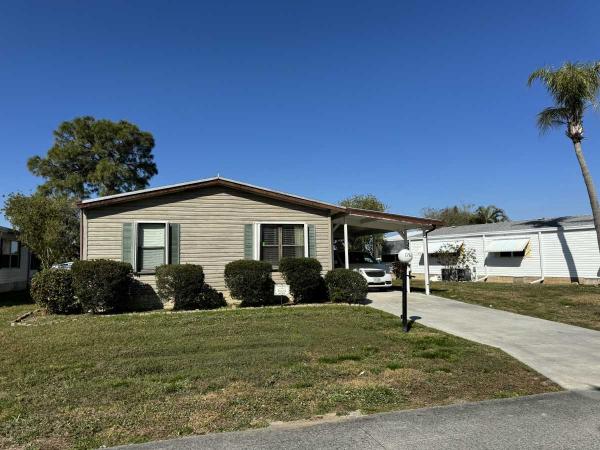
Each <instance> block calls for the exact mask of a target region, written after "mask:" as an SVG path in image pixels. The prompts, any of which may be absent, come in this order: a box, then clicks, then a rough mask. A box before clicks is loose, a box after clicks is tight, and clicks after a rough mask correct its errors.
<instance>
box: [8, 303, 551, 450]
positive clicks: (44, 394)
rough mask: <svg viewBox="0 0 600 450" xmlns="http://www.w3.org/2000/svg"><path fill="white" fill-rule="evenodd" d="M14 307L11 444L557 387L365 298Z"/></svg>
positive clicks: (105, 437) (83, 444) (97, 439)
mask: <svg viewBox="0 0 600 450" xmlns="http://www.w3.org/2000/svg"><path fill="white" fill-rule="evenodd" d="M32 307H33V306H32V305H18V306H14V305H13V306H4V307H0V359H1V360H2V364H1V365H0V447H16V446H22V445H26V444H29V445H30V446H31V447H34V448H38V447H40V448H67V447H78V448H90V447H99V446H101V445H115V444H123V443H130V442H141V441H148V440H153V439H165V438H169V437H175V436H179V435H185V434H192V433H207V432H212V431H222V430H238V429H244V428H252V427H260V426H266V425H267V424H268V423H269V422H272V421H281V420H283V421H289V420H294V419H301V418H310V417H313V416H316V415H319V414H324V413H331V412H337V413H340V414H344V413H348V412H350V411H354V410H360V411H362V412H364V413H371V412H376V411H386V410H392V409H403V408H416V407H422V406H429V405H442V404H449V403H456V402H463V401H474V400H481V399H486V398H500V397H508V396H516V395H525V394H534V393H539V392H546V391H555V390H559V388H558V387H557V386H556V385H554V384H553V383H551V382H549V381H548V380H546V379H544V377H542V376H541V375H539V374H537V373H535V372H533V371H532V370H530V369H529V368H527V367H526V366H524V365H523V364H521V363H519V362H518V361H516V360H514V359H512V358H511V357H509V356H508V355H506V354H504V353H503V352H501V351H499V350H497V349H494V348H491V347H486V346H482V345H479V344H476V343H473V342H469V341H465V340H462V339H459V338H456V337H453V336H449V335H446V334H444V333H441V332H437V331H434V330H431V329H428V328H425V327H423V326H419V325H416V326H415V327H414V328H413V330H412V331H411V332H410V333H409V334H408V335H407V334H404V333H403V332H402V331H401V326H400V321H399V319H398V318H397V317H395V316H392V315H389V314H386V313H383V312H380V311H377V310H374V309H371V308H369V307H365V306H354V307H349V306H343V305H339V306H335V305H328V306H314V307H293V308H290V307H286V308H262V309H247V310H239V309H238V310H221V311H206V312H191V313H166V312H158V313H150V314H130V315H119V316H105V317H102V316H86V315H83V316H53V317H48V318H42V319H41V320H37V321H33V322H32V325H30V326H23V325H17V326H10V321H11V320H12V319H14V318H15V317H17V316H19V315H20V314H22V313H23V312H25V311H27V310H31V309H32Z"/></svg>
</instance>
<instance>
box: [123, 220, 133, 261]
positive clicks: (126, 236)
mask: <svg viewBox="0 0 600 450" xmlns="http://www.w3.org/2000/svg"><path fill="white" fill-rule="evenodd" d="M133 229H134V227H133V224H132V223H124V224H123V242H122V245H121V259H122V260H123V262H127V263H129V264H131V265H132V266H133V242H134V239H133ZM133 269H134V270H135V267H134V268H133Z"/></svg>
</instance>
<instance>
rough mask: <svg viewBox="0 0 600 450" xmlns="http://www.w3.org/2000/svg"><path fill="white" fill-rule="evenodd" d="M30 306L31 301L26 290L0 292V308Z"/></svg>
mask: <svg viewBox="0 0 600 450" xmlns="http://www.w3.org/2000/svg"><path fill="white" fill-rule="evenodd" d="M30 304H33V300H32V299H31V296H30V295H29V291H27V290H25V291H11V292H0V307H5V306H18V305H30Z"/></svg>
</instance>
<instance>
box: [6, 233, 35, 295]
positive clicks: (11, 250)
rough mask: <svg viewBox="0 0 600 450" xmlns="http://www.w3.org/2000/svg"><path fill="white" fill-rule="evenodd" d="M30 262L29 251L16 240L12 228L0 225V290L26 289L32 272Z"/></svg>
mask: <svg viewBox="0 0 600 450" xmlns="http://www.w3.org/2000/svg"><path fill="white" fill-rule="evenodd" d="M31 263H32V258H31V254H30V252H29V251H28V250H27V248H26V247H25V246H23V245H21V243H20V242H19V241H18V240H17V236H16V234H15V232H14V230H11V229H10V228H5V227H0V292H8V291H20V290H23V289H26V288H27V284H28V282H29V279H30V278H31V275H32V272H34V270H32V268H31ZM34 269H35V267H34Z"/></svg>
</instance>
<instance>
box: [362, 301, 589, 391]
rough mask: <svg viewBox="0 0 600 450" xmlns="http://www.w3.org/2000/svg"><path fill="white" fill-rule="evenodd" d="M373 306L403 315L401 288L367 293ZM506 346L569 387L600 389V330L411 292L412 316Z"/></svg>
mask: <svg viewBox="0 0 600 450" xmlns="http://www.w3.org/2000/svg"><path fill="white" fill-rule="evenodd" d="M369 300H371V301H372V303H371V305H370V306H372V307H374V308H377V309H381V310H383V311H387V312H389V313H392V314H395V315H398V316H400V315H401V314H402V300H401V293H400V292H396V291H394V292H374V293H370V294H369ZM415 316H416V317H418V319H417V322H418V323H422V324H423V325H426V326H428V327H432V328H436V329H438V330H441V331H445V332H447V333H451V334H454V335H456V336H460V337H462V338H465V339H469V340H471V341H476V342H480V343H482V344H487V345H491V346H494V347H498V348H500V349H502V350H504V351H505V352H506V353H508V354H510V355H512V356H513V357H515V358H517V359H518V360H520V361H522V362H523V363H525V364H527V365H528V366H529V367H531V368H532V369H534V370H536V371H537V372H539V373H541V374H543V375H545V376H546V377H547V378H550V379H551V380H553V381H554V382H556V383H557V384H559V385H560V386H562V387H564V388H565V389H598V388H599V387H600V331H594V330H588V329H585V328H580V327H575V326H572V325H566V324H562V323H558V322H551V321H548V320H542V319H536V318H534V317H529V316H523V315H520V314H514V313H510V312H506V311H500V310H497V309H492V308H486V307H483V306H477V305H471V304H468V303H463V302H458V301H455V300H449V299H445V298H440V297H436V296H433V295H432V296H426V295H423V294H418V293H412V294H410V296H409V302H408V317H409V318H411V317H415Z"/></svg>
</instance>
